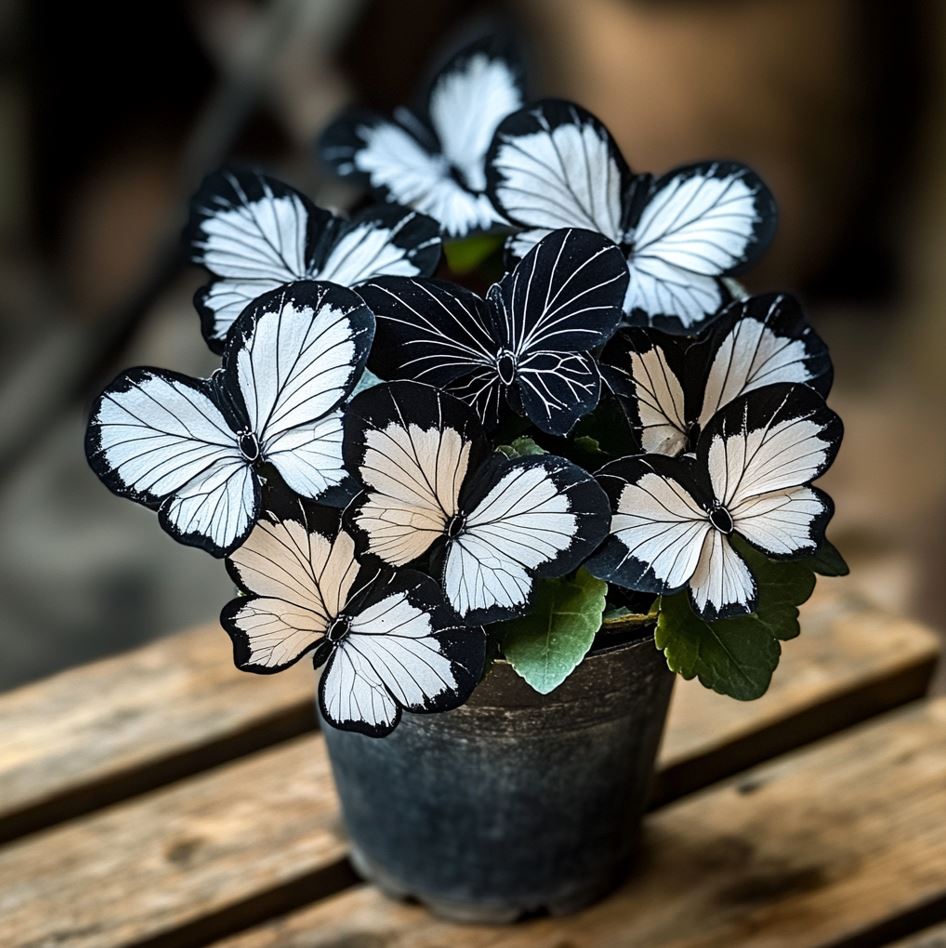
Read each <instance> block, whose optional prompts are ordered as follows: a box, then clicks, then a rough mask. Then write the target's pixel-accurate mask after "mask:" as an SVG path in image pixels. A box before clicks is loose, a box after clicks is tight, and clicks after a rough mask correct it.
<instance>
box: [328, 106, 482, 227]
mask: <svg viewBox="0 0 946 948" xmlns="http://www.w3.org/2000/svg"><path fill="white" fill-rule="evenodd" d="M399 117H400V118H401V119H403V121H404V122H405V123H409V124H410V126H411V130H408V128H406V127H405V126H404V125H403V124H398V123H396V122H392V121H388V120H387V119H383V118H380V117H379V116H376V115H371V114H369V113H364V112H350V113H347V114H345V115H342V116H341V117H339V118H338V119H336V120H335V121H334V122H333V123H332V124H331V125H329V126H328V128H327V129H326V130H325V132H324V133H323V135H322V137H321V139H320V145H319V148H320V152H321V155H322V157H323V159H324V160H325V161H326V162H328V163H329V164H330V165H331V166H332V167H334V169H335V171H336V172H337V173H338V174H339V175H341V176H342V177H351V178H354V179H356V180H360V181H363V182H364V183H365V184H367V185H368V186H369V187H370V188H371V189H372V190H373V191H374V192H375V193H377V194H378V195H379V196H381V197H382V198H383V199H384V200H387V201H393V202H394V203H396V204H402V205H404V206H405V207H412V208H414V209H415V210H418V211H421V212H422V213H424V214H427V215H429V216H430V217H432V218H433V219H434V220H435V221H437V222H438V223H439V224H440V227H441V229H442V230H443V232H444V233H445V234H447V235H449V236H451V237H464V236H466V235H467V234H468V233H470V232H471V231H477V230H488V229H490V228H492V227H494V226H495V225H496V224H497V223H499V218H498V216H497V214H496V211H495V210H494V208H493V206H492V204H491V203H490V201H489V198H488V197H487V196H486V195H485V194H479V193H473V192H471V191H469V190H467V189H466V188H465V187H464V186H463V185H461V184H460V183H459V182H458V181H457V180H456V179H455V178H454V177H453V175H452V173H451V170H450V166H449V165H448V163H447V162H446V160H445V159H444V157H443V156H442V155H441V154H439V153H438V151H437V149H438V145H437V143H436V142H434V141H430V140H428V139H429V137H430V136H429V132H427V130H426V129H424V128H423V126H421V125H420V124H419V122H418V120H417V119H416V118H415V117H414V116H413V115H411V114H410V113H407V112H406V111H402V112H401V113H399ZM415 131H416V132H417V134H414V132H415ZM421 138H424V139H425V141H424V143H422V142H421V140H420V139H421Z"/></svg>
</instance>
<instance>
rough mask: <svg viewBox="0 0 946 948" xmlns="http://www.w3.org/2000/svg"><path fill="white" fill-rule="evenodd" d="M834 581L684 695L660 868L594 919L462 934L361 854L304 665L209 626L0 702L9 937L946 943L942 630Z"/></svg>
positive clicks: (43, 940) (667, 748) (462, 946)
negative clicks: (734, 690) (279, 664)
mask: <svg viewBox="0 0 946 948" xmlns="http://www.w3.org/2000/svg"><path fill="white" fill-rule="evenodd" d="M843 590H844V585H843V582H838V581H835V580H829V581H822V582H821V583H819V591H818V593H816V596H815V598H814V599H813V600H812V602H811V603H809V604H808V605H806V606H805V607H804V610H803V634H802V636H801V637H800V638H799V639H797V640H796V641H793V642H789V643H786V645H785V647H784V656H783V659H782V666H781V668H780V669H779V670H778V673H777V674H776V676H775V681H774V683H773V686H772V688H771V690H770V692H769V693H768V694H767V695H766V696H765V697H764V698H763V699H761V700H760V701H757V702H754V703H750V704H742V703H739V702H735V701H731V700H729V699H726V698H722V697H720V696H718V695H715V694H712V693H710V692H707V691H705V690H704V689H703V688H701V687H700V686H699V685H698V684H695V683H682V682H681V683H679V684H678V685H677V686H676V693H675V696H674V701H673V707H672V710H671V716H670V723H669V726H668V733H667V735H666V737H665V740H664V746H663V749H662V751H661V754H660V772H659V776H658V780H657V786H656V792H655V800H654V809H653V811H652V812H651V813H650V814H649V815H648V817H647V820H646V824H645V843H646V850H645V856H644V857H643V859H642V860H641V862H640V864H639V865H638V866H637V868H636V870H635V872H634V873H633V875H632V876H631V877H630V878H629V879H628V881H627V883H626V884H625V885H624V887H623V888H622V889H621V890H620V891H619V892H617V893H616V894H615V895H614V896H613V897H611V898H610V899H608V900H607V901H605V902H603V903H601V904H599V905H597V906H594V907H593V908H591V909H589V910H587V911H585V912H583V913H581V914H580V915H577V916H574V917H569V918H564V919H537V920H534V921H530V922H527V923H523V924H520V925H516V926H511V927H505V928H496V927H483V926H455V925H450V924H447V923H444V922H441V921H439V920H437V919H435V918H432V917H431V916H430V915H429V914H428V913H426V912H425V911H424V910H423V909H421V908H419V907H417V906H414V905H404V904H400V903H396V902H393V901H390V900H388V899H386V898H385V897H384V896H382V895H381V894H380V893H378V892H377V891H376V890H375V889H373V888H372V887H370V886H366V885H364V884H362V883H360V882H359V880H358V879H357V878H356V877H355V875H354V873H353V872H352V870H351V868H350V867H349V865H348V862H347V860H346V841H345V833H344V829H343V827H342V825H341V822H340V819H339V814H338V807H337V801H336V798H335V794H334V790H333V786H332V781H331V774H330V771H329V765H328V761H327V759H326V755H325V748H324V742H323V739H322V737H321V736H320V735H319V734H318V733H315V732H314V731H313V724H314V713H313V705H312V685H313V681H312V675H311V670H310V669H307V668H304V667H303V668H298V669H295V670H293V671H291V672H287V673H285V674H283V675H281V676H276V677H272V678H257V677H254V676H250V675H244V674H241V673H238V672H236V671H235V670H234V669H233V667H232V665H231V664H230V659H229V642H228V640H227V638H226V636H225V635H224V634H223V633H222V632H221V631H220V630H219V629H218V628H216V627H215V626H207V627H203V628H199V629H196V630H193V631H190V632H185V633H182V634H180V635H177V636H172V637H171V638H168V639H165V640H162V641H160V642H157V643H155V644H153V645H149V646H147V647H146V648H142V649H139V650H137V651H133V652H130V653H128V654H125V655H121V656H118V657H116V658H112V659H108V660H106V661H101V662H96V663H95V664H92V665H88V666H85V667H82V668H78V669H76V670H73V671H69V672H66V673H64V674H61V675H58V676H56V677H54V678H52V679H49V680H46V681H41V682H39V683H38V684H35V685H31V686H28V687H25V688H22V689H20V690H19V691H14V692H11V693H8V694H6V695H2V696H0V720H2V722H3V730H2V736H0V839H2V840H3V845H2V847H0V944H2V945H3V946H7V945H10V946H13V945H17V946H20V945H30V946H37V945H56V946H69V948H77V946H105V945H148V946H155V945H169V946H174V948H181V946H188V945H197V944H207V943H213V942H215V941H218V940H220V939H223V940H224V941H225V942H226V944H227V945H230V946H240V948H251V946H252V948H260V946H296V945H310V946H323V948H327V946H331V948H345V946H351V948H383V946H395V945H397V946H410V948H415V946H449V948H454V946H457V948H473V946H487V945H489V946H499V945H501V946H503V948H512V946H542V948H546V946H547V948H566V946H568V948H592V946H594V948H598V946H610V945H628V946H630V945H646V946H651V945H667V944H673V945H675V946H683V945H687V946H689V945H721V946H732V945H743V944H764V945H779V946H780V945H786V946H792V948H795V946H803V945H845V946H849V945H872V944H882V943H886V942H889V941H892V940H896V939H905V941H903V942H902V944H905V945H913V946H924V948H931V946H933V945H942V944H944V940H946V929H944V928H940V929H937V926H939V925H942V923H943V921H944V920H946V700H944V699H940V700H924V699H923V695H924V693H925V691H926V687H927V684H928V681H929V678H930V675H931V672H932V670H933V666H934V664H935V661H936V656H937V652H938V642H937V640H936V638H935V637H934V636H933V635H932V634H931V633H929V632H928V631H927V630H925V629H923V628H921V627H919V626H917V625H915V624H913V623H910V622H906V621H903V620H898V619H893V618H890V617H885V616H883V615H880V614H878V613H877V612H876V611H874V610H872V609H871V608H869V607H867V606H865V605H863V604H862V603H858V602H857V601H855V600H852V599H851V598H850V596H848V595H847V594H845V593H844V591H843Z"/></svg>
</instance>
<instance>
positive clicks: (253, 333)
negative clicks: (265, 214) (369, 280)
mask: <svg viewBox="0 0 946 948" xmlns="http://www.w3.org/2000/svg"><path fill="white" fill-rule="evenodd" d="M373 334H374V317H373V316H372V315H371V312H370V311H369V310H368V308H367V307H366V306H365V304H364V303H363V301H362V300H361V299H360V297H358V296H356V295H355V293H354V292H352V291H351V290H348V289H345V288H343V287H340V286H335V285H333V284H329V283H313V282H303V283H295V284H290V285H289V286H286V287H283V288H281V289H279V290H276V291H274V292H272V293H269V294H267V295H266V296H263V297H261V298H260V299H259V300H257V301H256V302H255V303H254V304H253V305H252V306H251V307H250V308H249V309H248V310H247V311H246V312H245V313H244V314H243V316H241V318H240V322H239V323H238V324H237V326H236V327H235V328H234V332H233V333H232V334H231V337H230V341H229V343H228V346H227V351H226V352H225V353H224V378H225V380H226V384H227V386H228V391H229V392H230V394H231V396H232V397H233V399H234V401H235V402H236V403H237V404H238V405H240V406H241V413H242V414H244V416H245V418H246V422H247V427H248V429H249V431H250V432H251V433H252V434H253V435H254V436H255V437H256V439H257V441H258V445H259V453H260V456H261V457H262V459H263V460H265V461H268V462H270V463H271V464H272V465H273V466H274V467H275V468H276V470H277V471H278V472H279V474H280V476H281V477H282V478H283V480H284V481H285V482H286V484H287V485H288V486H289V487H290V488H291V489H292V490H294V491H295V492H296V493H297V494H300V495H301V496H304V497H310V498H313V499H317V498H318V497H320V496H322V495H323V494H324V493H325V492H326V491H328V490H329V489H331V488H333V487H336V486H337V485H338V484H340V483H341V481H342V480H343V478H344V468H343V465H342V461H341V436H340V427H339V426H340V420H339V418H338V416H337V413H336V414H335V416H334V417H333V416H332V413H333V412H334V410H335V408H336V407H337V406H338V405H339V403H340V402H341V401H342V400H343V399H345V398H346V397H347V396H348V394H349V393H350V392H351V390H352V388H354V385H355V383H356V382H357V380H358V378H359V376H360V374H361V372H362V370H363V368H364V364H365V360H366V358H367V355H368V350H369V349H370V347H371V340H372V337H373Z"/></svg>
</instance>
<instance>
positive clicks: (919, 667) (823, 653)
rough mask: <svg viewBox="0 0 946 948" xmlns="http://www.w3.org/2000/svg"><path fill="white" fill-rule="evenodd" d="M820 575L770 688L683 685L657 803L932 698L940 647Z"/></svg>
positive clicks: (922, 630)
mask: <svg viewBox="0 0 946 948" xmlns="http://www.w3.org/2000/svg"><path fill="white" fill-rule="evenodd" d="M842 589H843V580H837V579H835V580H826V579H819V581H818V586H817V589H816V591H815V594H814V595H813V596H812V598H811V600H810V601H809V602H808V603H806V604H805V605H804V606H803V607H802V610H801V626H802V634H801V635H800V636H799V637H798V638H797V639H793V640H791V641H789V642H783V643H782V660H781V663H780V664H779V667H778V668H777V669H776V670H775V674H774V676H773V677H772V684H771V686H770V688H769V690H768V692H767V693H766V694H765V695H763V696H762V697H761V698H759V699H758V700H757V701H753V702H751V703H749V704H746V703H743V702H739V701H733V700H732V699H731V698H727V697H725V696H722V695H717V694H715V693H714V692H710V691H707V690H706V689H705V688H702V687H699V686H697V685H695V683H694V684H682V683H681V684H678V686H677V687H676V689H675V691H674V696H673V703H672V705H671V708H670V727H669V728H668V730H667V733H666V734H665V736H664V743H663V747H662V748H661V753H660V764H661V772H660V774H659V776H658V780H657V784H656V786H655V788H654V799H655V802H658V803H663V802H668V801H670V800H673V799H676V798H677V797H679V796H681V795H682V794H684V793H690V792H692V791H693V790H695V789H698V788H700V787H704V786H707V785H709V784H710V783H712V782H714V781H715V780H718V779H720V778H721V777H723V776H726V775H728V774H732V773H736V772H738V771H739V770H742V769H744V768H746V767H749V766H751V765H753V764H756V763H759V762H760V761H763V760H767V759H769V758H772V757H774V756H776V755H777V754H780V753H784V752H785V751H788V750H791V749H793V748H796V747H800V746H802V745H804V744H807V743H810V742H811V741H813V740H816V739H818V738H820V737H824V736H825V735H827V734H831V733H833V732H835V731H839V730H841V728H844V727H848V726H849V725H852V724H856V723H857V722H859V721H863V720H866V719H867V718H869V717H871V716H872V715H875V714H879V713H881V712H884V711H888V710H890V709H892V708H895V707H898V706H899V705H902V704H904V703H906V702H907V701H910V700H912V699H914V698H917V697H919V696H920V695H923V694H925V693H926V689H927V687H928V685H929V682H930V678H931V677H932V674H933V671H934V669H935V667H936V662H937V658H938V656H939V653H940V649H941V646H940V642H939V639H938V637H937V636H936V635H934V634H933V633H932V632H931V631H930V630H929V629H927V628H926V627H925V626H922V625H919V624H918V623H916V622H913V621H911V620H908V619H901V618H894V617H892V616H889V615H885V614H884V613H882V612H879V611H878V610H877V609H876V608H874V607H873V606H870V605H869V604H867V603H866V602H865V601H864V600H863V599H861V598H859V597H857V596H852V595H848V594H845V593H843V592H842V591H841V590H842Z"/></svg>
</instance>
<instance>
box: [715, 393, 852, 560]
mask: <svg viewBox="0 0 946 948" xmlns="http://www.w3.org/2000/svg"><path fill="white" fill-rule="evenodd" d="M841 437H842V425H841V420H840V419H839V418H838V416H837V415H836V414H835V413H834V412H832V411H831V410H830V409H829V408H828V407H827V405H825V403H824V400H823V399H822V398H821V396H820V395H818V394H817V392H815V391H814V390H813V389H811V388H808V387H807V386H801V385H771V386H768V387H766V388H764V389H759V390H757V391H755V392H752V393H750V394H749V395H747V396H741V397H740V398H738V399H736V400H735V401H733V402H730V404H729V405H727V406H726V407H725V408H724V409H723V410H722V411H720V412H718V413H717V414H716V415H715V416H714V417H713V419H712V420H711V421H710V423H709V425H708V426H707V427H706V429H705V430H704V431H703V433H702V434H701V435H700V440H699V443H698V445H697V456H698V457H699V458H700V462H701V463H702V464H704V465H706V467H707V469H708V471H709V477H710V481H711V483H712V487H713V492H714V494H715V496H716V498H717V500H718V501H719V502H720V503H721V504H723V506H725V507H726V509H727V510H728V511H729V514H730V516H731V517H732V519H733V523H734V526H735V529H736V531H737V532H738V533H740V534H742V535H743V536H745V537H746V539H747V540H749V541H750V542H752V543H755V544H756V545H757V546H758V547H759V548H760V549H761V550H762V551H763V552H765V553H766V554H767V555H769V556H774V557H779V556H790V555H798V554H800V553H803V552H811V551H813V550H815V549H816V548H817V546H818V544H819V543H820V542H821V541H822V540H823V539H824V529H825V526H826V525H827V522H828V520H829V519H830V518H831V515H832V513H833V507H832V504H831V501H830V498H828V496H827V495H826V494H824V493H822V492H821V491H818V490H815V489H813V488H810V487H809V484H810V482H811V481H813V480H815V479H816V478H818V477H819V476H820V475H821V474H823V473H824V471H826V470H827V469H828V467H829V466H830V465H831V462H832V461H833V460H834V457H835V455H836V454H837V450H838V447H839V446H840V442H841Z"/></svg>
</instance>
